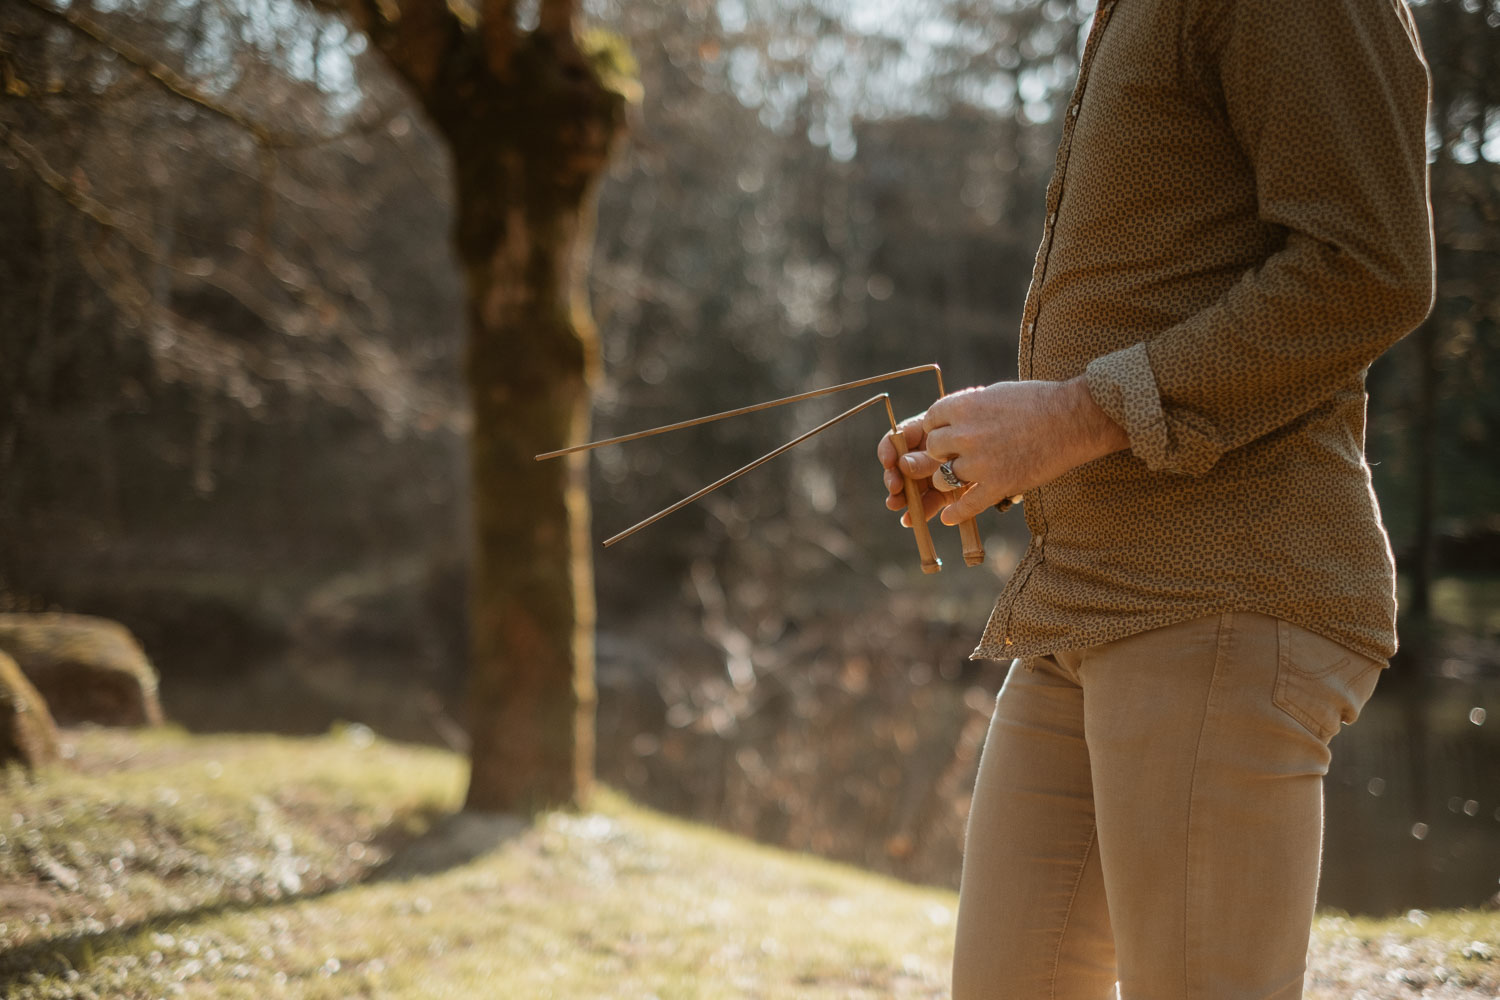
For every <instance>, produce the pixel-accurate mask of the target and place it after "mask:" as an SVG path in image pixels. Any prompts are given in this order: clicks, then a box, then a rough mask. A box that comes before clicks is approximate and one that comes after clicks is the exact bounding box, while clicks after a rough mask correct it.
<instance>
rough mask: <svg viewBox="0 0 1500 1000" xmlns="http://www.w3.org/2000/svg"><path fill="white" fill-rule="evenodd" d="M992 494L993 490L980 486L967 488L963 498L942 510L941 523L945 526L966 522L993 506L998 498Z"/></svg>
mask: <svg viewBox="0 0 1500 1000" xmlns="http://www.w3.org/2000/svg"><path fill="white" fill-rule="evenodd" d="M993 492H994V491H993V490H989V489H985V488H984V487H982V486H971V487H969V489H968V491H967V492H965V493H964V495H963V496H961V497H959V498H958V499H957V500H955V501H953V502H952V503H950V504H949V505H948V506H946V507H944V508H943V523H944V524H947V525H954V524H958V523H959V522H961V521H967V520H968V519H969V518H971V517H973V516H975V515H976V514H978V513H979V512H980V511H982V510H985V509H986V508H989V507H992V506H994V504H995V502H996V501H997V500H999V499H1000V497H999V496H998V495H996V496H991V494H992V493H993ZM952 495H953V494H951V493H950V494H948V496H952Z"/></svg>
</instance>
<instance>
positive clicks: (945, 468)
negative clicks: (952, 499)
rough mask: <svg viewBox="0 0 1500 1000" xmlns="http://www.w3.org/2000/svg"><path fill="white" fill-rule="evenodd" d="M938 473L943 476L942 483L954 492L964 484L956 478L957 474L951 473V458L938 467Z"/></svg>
mask: <svg viewBox="0 0 1500 1000" xmlns="http://www.w3.org/2000/svg"><path fill="white" fill-rule="evenodd" d="M938 471H939V472H941V473H942V474H943V482H945V483H947V484H948V485H949V486H950V487H952V488H953V489H955V490H956V489H958V488H959V487H960V486H962V485H963V484H964V481H963V480H962V479H959V478H958V473H956V472H954V471H953V460H952V459H951V458H950V459H949V460H948V461H946V462H944V463H943V464H942V465H940V466H938Z"/></svg>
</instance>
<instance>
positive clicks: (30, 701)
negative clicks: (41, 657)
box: [0, 653, 58, 768]
mask: <svg viewBox="0 0 1500 1000" xmlns="http://www.w3.org/2000/svg"><path fill="white" fill-rule="evenodd" d="M57 756H58V742H57V724H56V723H54V722H53V721H52V714H51V713H50V712H48V711H47V702H46V701H45V700H44V699H43V698H42V696H41V695H40V694H38V693H37V690H36V688H35V687H33V686H32V684H31V682H30V681H28V680H27V679H26V675H25V674H23V673H22V672H21V668H20V667H19V666H17V665H16V661H15V660H13V659H11V658H10V657H9V656H7V655H6V654H4V653H0V767H4V766H5V765H7V764H17V763H18V764H22V765H24V766H25V767H27V768H37V767H41V766H42V765H43V764H50V763H52V762H53V761H54V760H56V759H57Z"/></svg>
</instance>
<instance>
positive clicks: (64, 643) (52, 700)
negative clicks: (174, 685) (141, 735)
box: [0, 614, 162, 726]
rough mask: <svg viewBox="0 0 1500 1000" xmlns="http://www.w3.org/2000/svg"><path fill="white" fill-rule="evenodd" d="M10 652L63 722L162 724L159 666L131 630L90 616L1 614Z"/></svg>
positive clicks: (3, 643)
mask: <svg viewBox="0 0 1500 1000" xmlns="http://www.w3.org/2000/svg"><path fill="white" fill-rule="evenodd" d="M0 652H5V653H8V654H10V656H12V657H14V658H15V661H16V663H17V664H19V666H20V668H21V670H22V672H23V673H25V675H26V678H27V679H28V680H29V681H31V683H32V684H33V685H35V686H36V690H37V691H39V692H40V693H41V696H42V697H43V698H44V699H46V705H47V707H48V708H49V709H51V712H52V717H53V718H54V719H56V720H57V722H58V723H59V724H60V725H72V724H75V723H81V722H95V723H99V724H101V725H106V726H142V725H158V724H160V722H161V721H162V713H161V703H160V701H158V700H157V693H156V687H157V684H156V671H155V669H153V668H152V666H151V663H150V661H148V660H147V659H146V654H145V652H144V651H142V649H141V647H140V644H139V643H137V642H136V641H135V637H134V636H132V635H131V634H130V630H129V629H127V628H125V626H123V625H121V624H120V623H118V622H113V621H110V620H109V619H107V618H95V617H92V616H89V615H70V614H42V615H20V614H7V615H0Z"/></svg>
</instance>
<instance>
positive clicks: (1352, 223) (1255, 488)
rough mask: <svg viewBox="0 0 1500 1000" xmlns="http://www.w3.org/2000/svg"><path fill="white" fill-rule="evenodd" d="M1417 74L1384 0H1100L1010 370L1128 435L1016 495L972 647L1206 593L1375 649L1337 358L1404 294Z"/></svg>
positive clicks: (1387, 598) (1414, 218) (1361, 343)
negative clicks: (1025, 530)
mask: <svg viewBox="0 0 1500 1000" xmlns="http://www.w3.org/2000/svg"><path fill="white" fill-rule="evenodd" d="M1427 94H1428V76H1427V68H1426V64H1425V63H1424V61H1423V58H1422V55H1421V49H1420V43H1419V41H1418V38H1417V34H1416V29H1415V27H1414V26H1413V24H1412V20H1411V15H1410V12H1409V11H1408V10H1407V8H1406V6H1405V4H1404V2H1402V0H1101V3H1100V6H1099V9H1098V10H1097V12H1096V14H1095V17H1094V24H1093V26H1092V28H1091V30H1090V33H1089V36H1088V40H1087V43H1086V45H1085V47H1084V52H1083V56H1082V59H1081V62H1080V67H1079V73H1078V83H1077V86H1076V89H1075V91H1074V94H1073V98H1072V101H1071V102H1070V104H1069V107H1068V109H1067V111H1066V113H1065V117H1064V124H1063V134H1062V142H1061V145H1060V147H1059V149H1058V153H1057V168H1056V171H1055V173H1054V175H1053V178H1052V181H1051V184H1050V186H1049V187H1048V190H1047V221H1046V227H1045V230H1044V232H1043V235H1042V242H1041V246H1040V248H1039V249H1038V250H1037V255H1036V266H1035V270H1034V272H1033V274H1032V280H1031V288H1030V292H1029V293H1028V296H1027V301H1026V306H1025V311H1024V314H1023V316H1022V329H1021V340H1020V376H1021V378H1023V379H1048V380H1065V379H1070V378H1073V377H1075V376H1078V375H1080V374H1082V375H1084V376H1085V377H1086V380H1087V384H1088V388H1089V391H1090V393H1091V394H1092V396H1093V398H1094V400H1095V401H1096V402H1097V403H1098V404H1099V405H1100V406H1101V407H1102V408H1103V409H1104V410H1105V412H1107V413H1108V414H1109V415H1110V417H1112V418H1113V419H1114V420H1115V421H1116V422H1118V423H1119V424H1120V425H1121V426H1122V427H1123V428H1124V429H1125V431H1126V433H1127V434H1128V436H1129V439H1130V448H1129V450H1127V451H1122V452H1118V453H1116V454H1114V455H1110V456H1108V457H1106V458H1102V459H1100V460H1098V461H1095V462H1091V463H1089V464H1087V465H1084V466H1081V467H1079V468H1077V469H1074V470H1073V471H1072V472H1069V473H1068V474H1066V475H1064V476H1062V477H1061V478H1059V479H1057V480H1056V481H1054V482H1052V483H1050V484H1048V485H1047V486H1045V487H1042V488H1040V489H1035V490H1032V491H1031V492H1030V493H1028V495H1027V497H1026V521H1027V524H1028V526H1029V527H1030V529H1031V533H1032V542H1031V546H1030V548H1029V549H1028V550H1027V553H1026V555H1025V557H1024V558H1023V559H1022V560H1021V562H1020V564H1019V565H1018V567H1017V568H1016V572H1015V574H1014V576H1013V577H1012V578H1011V580H1010V582H1009V584H1008V585H1007V586H1006V588H1005V590H1004V592H1003V593H1002V594H1001V596H1000V600H999V602H998V604H997V606H996V609H995V612H994V614H993V615H992V617H991V619H990V622H989V625H988V627H987V628H986V629H985V633H984V637H983V639H982V641H981V643H980V645H979V648H978V649H977V650H976V651H975V655H976V656H980V657H988V658H996V659H998V658H1008V657H1012V656H1024V655H1038V654H1043V653H1048V652H1052V651H1055V650H1058V649H1065V648H1077V647H1082V646H1090V645H1094V644H1097V643H1103V642H1108V641H1110V640H1113V639H1118V638H1123V637H1124V636H1127V635H1131V634H1134V633H1137V632H1141V631H1144V630H1147V629H1151V628H1157V627H1160V626H1163V625H1168V624H1171V623H1173V622H1176V621H1181V620H1184V619H1188V618H1195V617H1199V616H1202V615H1208V614H1215V613H1220V612H1224V611H1234V610H1245V611H1258V612H1262V613H1265V614H1268V615H1273V616H1275V617H1278V618H1283V619H1287V620H1289V621H1292V622H1295V623H1297V624H1299V625H1302V626H1304V627H1305V628H1308V629H1311V630H1313V631H1315V632H1319V633H1321V634H1323V635H1325V636H1327V637H1329V638H1331V639H1334V640H1336V641H1338V642H1339V643H1342V644H1343V645H1345V646H1347V647H1348V648H1350V649H1353V650H1355V651H1357V652H1359V653H1362V654H1364V655H1366V656H1371V657H1375V658H1379V659H1384V658H1386V657H1388V656H1389V655H1390V654H1391V653H1393V652H1394V651H1395V648H1396V637H1395V610H1396V598H1395V571H1394V567H1393V562H1392V558H1391V552H1390V545H1389V543H1388V541H1387V539H1386V535H1385V531H1384V529H1383V527H1382V526H1381V523H1380V512H1379V509H1378V507H1377V505H1376V501H1375V495H1374V492H1373V491H1372V489H1371V485H1370V470H1369V466H1368V465H1367V464H1366V462H1365V457H1364V427H1365V392H1364V373H1365V370H1366V368H1367V367H1368V366H1369V364H1370V362H1371V361H1373V360H1374V359H1375V358H1376V357H1377V356H1378V355H1379V354H1380V353H1381V352H1382V351H1384V350H1385V349H1386V348H1387V347H1389V346H1390V345H1391V344H1392V343H1393V342H1394V341H1396V340H1398V339H1399V338H1401V337H1402V336H1404V335H1405V334H1406V333H1407V332H1408V331H1410V330H1411V329H1412V328H1413V327H1415V326H1416V325H1417V324H1418V323H1419V322H1421V320H1422V318H1423V317H1424V316H1425V315H1426V314H1427V312H1428V310H1429V308H1430V307H1431V301H1432V294H1433V276H1432V231H1431V220H1430V212H1429V208H1428V200H1427V140H1426V113H1427Z"/></svg>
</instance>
